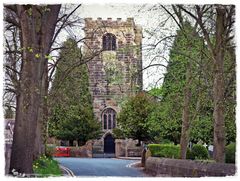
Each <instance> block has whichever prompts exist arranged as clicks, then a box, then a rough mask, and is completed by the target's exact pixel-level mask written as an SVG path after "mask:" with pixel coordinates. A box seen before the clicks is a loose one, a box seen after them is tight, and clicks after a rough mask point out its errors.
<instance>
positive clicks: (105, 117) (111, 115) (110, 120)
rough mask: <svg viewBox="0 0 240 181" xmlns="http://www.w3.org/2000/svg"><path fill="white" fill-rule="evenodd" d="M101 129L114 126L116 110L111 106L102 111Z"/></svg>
mask: <svg viewBox="0 0 240 181" xmlns="http://www.w3.org/2000/svg"><path fill="white" fill-rule="evenodd" d="M102 124H103V129H105V130H107V129H113V128H115V127H116V111H114V110H113V109H112V108H107V109H105V110H104V111H103V113H102Z"/></svg>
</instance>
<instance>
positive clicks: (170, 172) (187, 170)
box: [145, 157, 236, 177]
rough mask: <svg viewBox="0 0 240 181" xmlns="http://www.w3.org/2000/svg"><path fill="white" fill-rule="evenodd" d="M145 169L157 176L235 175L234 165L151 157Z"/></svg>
mask: <svg viewBox="0 0 240 181" xmlns="http://www.w3.org/2000/svg"><path fill="white" fill-rule="evenodd" d="M145 169H146V171H147V172H148V173H150V174H152V175H155V176H170V177H204V176H215V177H216V176H228V175H235V173H236V167H235V165H234V164H224V163H206V162H200V161H193V160H180V159H170V158H157V157H149V158H147V160H146V164H145Z"/></svg>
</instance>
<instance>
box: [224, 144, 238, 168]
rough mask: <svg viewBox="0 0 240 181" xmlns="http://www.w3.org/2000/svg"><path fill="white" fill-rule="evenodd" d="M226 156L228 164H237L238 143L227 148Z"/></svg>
mask: <svg viewBox="0 0 240 181" xmlns="http://www.w3.org/2000/svg"><path fill="white" fill-rule="evenodd" d="M225 151H226V155H225V162H226V163H235V160H236V158H235V157H236V143H230V144H229V145H227V146H226V150H225Z"/></svg>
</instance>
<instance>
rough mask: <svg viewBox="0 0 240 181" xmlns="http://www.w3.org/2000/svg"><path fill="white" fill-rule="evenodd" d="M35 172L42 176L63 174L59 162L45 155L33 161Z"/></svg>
mask: <svg viewBox="0 0 240 181" xmlns="http://www.w3.org/2000/svg"><path fill="white" fill-rule="evenodd" d="M33 172H34V173H35V174H39V176H42V177H47V176H61V174H62V173H61V170H60V168H59V165H58V162H57V161H56V160H53V159H52V158H50V157H46V156H45V155H43V156H40V158H39V159H37V160H35V161H34V162H33Z"/></svg>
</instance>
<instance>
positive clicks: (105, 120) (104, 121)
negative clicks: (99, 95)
mask: <svg viewBox="0 0 240 181" xmlns="http://www.w3.org/2000/svg"><path fill="white" fill-rule="evenodd" d="M103 128H104V129H107V115H106V114H104V115H103Z"/></svg>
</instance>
